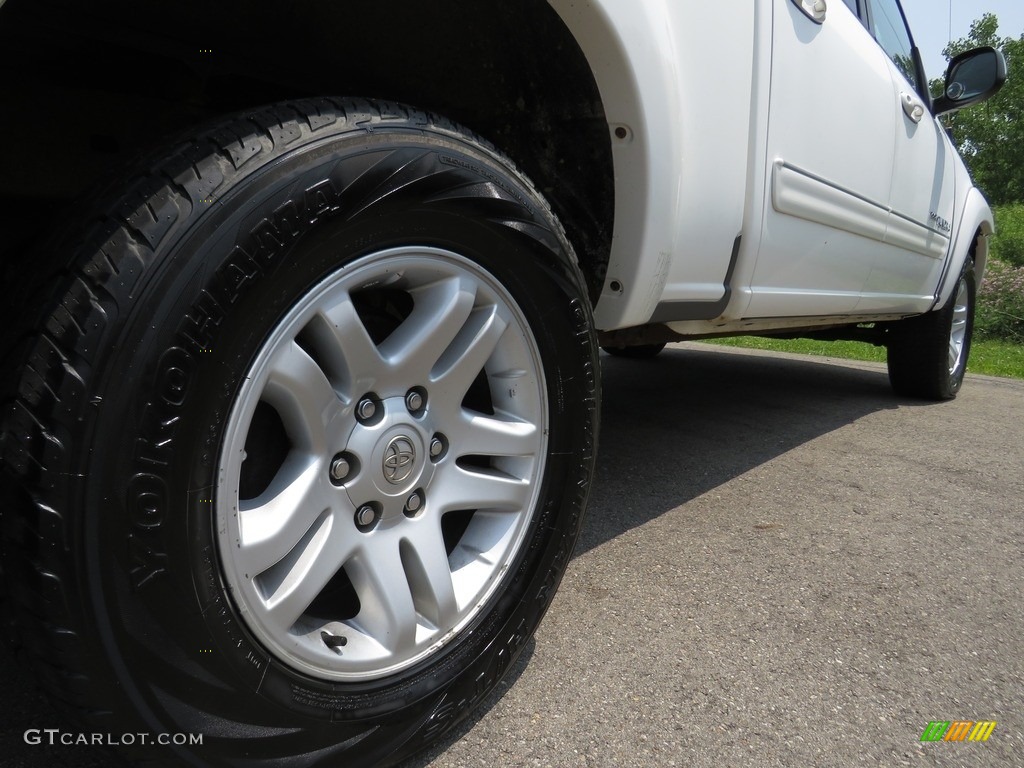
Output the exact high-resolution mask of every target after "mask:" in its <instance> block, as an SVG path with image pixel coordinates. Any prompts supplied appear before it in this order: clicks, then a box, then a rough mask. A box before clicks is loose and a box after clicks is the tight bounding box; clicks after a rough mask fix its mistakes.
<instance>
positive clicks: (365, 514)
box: [356, 504, 377, 528]
mask: <svg viewBox="0 0 1024 768" xmlns="http://www.w3.org/2000/svg"><path fill="white" fill-rule="evenodd" d="M376 519H377V510H375V509H374V508H373V507H371V506H370V505H369V504H363V506H361V507H360V508H359V509H357V510H356V525H358V526H359V527H360V528H368V527H370V526H371V525H373V523H374V521H375V520H376Z"/></svg>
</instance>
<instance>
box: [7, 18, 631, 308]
mask: <svg viewBox="0 0 1024 768" xmlns="http://www.w3.org/2000/svg"><path fill="white" fill-rule="evenodd" d="M0 67H2V71H4V72H6V73H8V74H7V76H6V77H5V78H3V83H2V85H0V89H2V90H0V99H2V100H3V101H2V103H3V104H4V106H5V114H6V115H7V116H8V119H6V120H5V121H4V123H3V125H2V126H0V132H2V137H3V141H2V142H0V147H2V149H0V167H3V168H4V173H3V174H0V209H2V210H3V211H4V213H3V214H0V216H2V218H0V229H2V230H3V231H4V232H5V234H6V235H7V237H5V238H4V242H3V243H2V244H0V249H2V251H3V252H2V253H0V258H3V259H11V258H16V257H17V254H18V253H20V252H22V251H24V246H25V244H26V243H27V242H28V241H30V240H31V239H32V237H33V236H34V233H35V232H36V231H39V230H41V229H45V228H52V226H53V218H54V214H53V210H54V205H55V204H59V203H64V202H68V201H71V200H73V199H74V198H75V197H76V196H78V195H81V194H83V193H84V192H85V191H86V190H88V189H89V188H90V187H91V185H93V184H94V183H96V182H97V181H98V180H99V179H100V177H101V176H103V175H105V174H107V173H109V172H110V169H112V168H114V169H116V168H118V167H121V166H123V165H124V164H125V163H127V162H128V161H129V160H130V159H132V158H134V157H135V156H136V155H137V154H138V153H139V152H141V151H144V150H145V149H147V148H148V147H149V146H151V145H153V144H154V143H158V142H160V141H161V139H166V138H167V137H168V136H169V135H173V134H177V133H180V132H181V131H182V130H185V129H187V128H188V127H189V126H191V125H195V124H197V123H201V122H204V121H206V120H208V119H210V118H212V117H215V116H217V115H221V114H224V113H226V112H232V111H238V110H245V109H248V108H251V107H255V106H259V105H262V104H266V103H269V102H273V101H281V100H285V99H290V98H298V97H304V96H317V95H343V96H368V97H373V98H378V99H388V100H393V101H399V102H404V103H408V104H411V105H413V106H416V107H419V108H421V109H426V110H429V111H433V112H436V113H439V114H442V115H444V116H446V117H449V118H451V119H453V120H455V121H457V122H460V123H462V124H463V125H465V126H466V127H468V128H469V129H471V130H473V131H474V132H476V133H478V134H479V135H481V136H483V137H484V138H486V139H487V140H489V141H490V142H491V143H493V144H494V145H495V146H497V147H498V148H499V149H500V150H501V151H503V152H504V153H506V154H507V155H509V156H510V157H511V158H512V160H513V161H514V162H515V163H516V164H517V165H519V167H520V168H521V169H522V170H523V171H525V172H526V174H527V175H528V176H529V177H530V178H531V179H532V180H533V181H534V183H535V184H536V185H537V187H538V188H539V189H540V190H541V192H542V193H543V194H544V195H545V196H546V197H547V199H548V200H549V202H550V203H551V205H552V207H553V208H554V210H555V212H556V214H557V215H558V216H559V218H560V219H561V221H562V223H563V225H564V226H565V228H566V230H567V232H568V234H569V237H570V239H571V240H572V242H573V244H574V246H575V248H576V251H577V255H578V257H579V259H580V263H581V266H582V267H583V269H584V272H585V274H586V275H587V280H588V286H589V289H590V291H591V296H592V298H596V296H597V294H598V292H599V291H600V288H601V285H602V283H603V281H604V274H605V269H606V266H607V262H608V254H609V251H610V243H611V235H612V232H611V229H612V221H613V214H614V176H613V171H612V160H611V142H610V137H609V134H608V126H607V122H606V120H605V116H604V109H603V105H602V103H601V99H600V95H599V93H598V89H597V85H596V83H595V81H594V78H593V75H592V73H591V70H590V67H589V65H588V63H587V61H586V58H585V57H584V55H583V53H582V51H581V50H580V49H579V46H578V45H577V44H576V41H575V40H574V39H573V37H572V35H571V34H570V32H569V31H568V30H567V29H566V27H565V25H564V24H563V23H562V22H561V20H560V19H559V17H558V16H557V15H556V14H555V12H554V11H553V10H552V9H551V7H550V6H549V5H548V3H547V2H545V0H516V2H510V3H481V2H478V0H438V1H436V2H431V3H423V2H416V1H415V0H393V1H392V2H388V3H366V2H358V3H356V2H345V1H342V0H294V2H289V3H281V2H270V1H269V0H218V2H214V3H211V2H209V0H174V1H173V2H170V1H169V0H149V2H145V3H139V2H137V0H95V1H94V2H89V3H81V2H79V1H78V0H7V2H6V3H4V4H3V7H2V9H0ZM14 73H17V75H16V76H14Z"/></svg>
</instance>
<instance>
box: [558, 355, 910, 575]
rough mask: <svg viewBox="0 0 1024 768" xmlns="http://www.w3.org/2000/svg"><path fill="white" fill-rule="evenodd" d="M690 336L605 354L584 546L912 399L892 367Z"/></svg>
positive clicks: (580, 550)
mask: <svg viewBox="0 0 1024 768" xmlns="http://www.w3.org/2000/svg"><path fill="white" fill-rule="evenodd" d="M702 346H703V345H698V344H687V345H685V346H682V347H680V346H675V347H673V346H670V347H668V348H666V349H665V351H663V352H662V353H661V354H660V355H659V356H658V357H656V358H653V359H651V360H630V359H625V358H616V357H611V356H608V355H602V356H601V362H602V366H603V376H602V381H603V384H604V391H603V407H602V414H601V416H602V419H601V433H600V445H599V450H598V460H597V472H596V477H595V482H594V487H593V489H592V491H591V496H590V506H589V510H588V512H587V518H586V521H585V522H584V526H583V531H582V533H581V536H580V540H579V543H578V544H577V547H576V554H577V555H579V554H582V553H583V552H586V551H589V550H591V549H593V548H594V547H597V546H600V545H601V544H603V543H604V542H606V541H610V540H612V539H614V538H616V537H617V536H619V535H621V534H622V533H624V532H626V531H628V530H630V529H632V528H635V527H637V526H640V525H643V524H644V523H646V522H648V521H650V520H653V519H654V518H656V517H658V516H660V515H662V514H664V513H665V512H668V511H669V510H671V509H674V508H675V507H678V506H680V505H681V504H685V503H686V502H688V501H691V500H693V499H695V498H697V497H699V496H701V495H703V494H705V493H707V492H708V491H710V490H712V489H714V488H716V487H718V486H720V485H723V484H724V483H727V482H729V481H730V480H732V479H734V478H736V477H739V476H740V475H742V474H744V473H746V472H748V471H750V470H752V469H754V468H756V467H758V466H760V465H762V464H764V463H766V462H769V461H771V460H772V459H775V458H777V457H778V456H781V455H783V454H785V453H786V452H788V451H790V450H792V449H793V448H796V447H797V446H799V445H802V444H804V443H807V442H810V441H812V440H814V439H815V438H818V437H820V436H822V435H824V434H827V433H829V432H832V431H833V430H836V429H840V428H842V427H844V426H847V425H849V424H852V423H854V422H856V421H857V420H858V419H861V418H863V417H865V416H867V415H869V414H871V413H876V412H878V411H883V410H890V409H894V408H898V407H903V406H904V405H906V404H908V403H905V402H904V401H903V400H902V399H901V398H898V397H897V396H896V395H895V394H893V392H892V390H891V388H890V387H889V380H888V376H887V375H886V372H885V369H884V368H880V367H877V366H857V367H851V366H849V365H842V364H835V363H832V362H829V361H828V359H826V358H822V359H821V360H815V359H808V358H795V357H792V356H776V355H769V354H763V353H749V352H740V351H734V350H732V349H725V348H715V347H710V346H709V347H707V348H706V349H702V348H701V347H702Z"/></svg>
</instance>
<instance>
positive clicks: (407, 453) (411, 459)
mask: <svg viewBox="0 0 1024 768" xmlns="http://www.w3.org/2000/svg"><path fill="white" fill-rule="evenodd" d="M381 464H382V467H383V470H384V479H385V480H387V481H388V482H389V483H391V484H392V485H401V484H402V483H404V482H405V481H406V480H408V479H409V475H411V474H412V471H413V468H415V466H416V446H415V445H413V442H412V440H411V439H410V438H408V437H406V436H405V435H398V436H396V437H393V438H391V440H390V441H388V444H387V446H386V447H385V448H384V456H383V459H382V461H381Z"/></svg>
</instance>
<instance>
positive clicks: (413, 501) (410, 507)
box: [405, 491, 423, 514]
mask: <svg viewBox="0 0 1024 768" xmlns="http://www.w3.org/2000/svg"><path fill="white" fill-rule="evenodd" d="M422 506H423V495H422V494H421V493H420V492H419V491H416V492H415V493H413V494H412V496H410V497H409V499H408V500H407V501H406V502H405V512H406V514H414V513H416V512H417V511H418V510H419V508H420V507H422Z"/></svg>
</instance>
